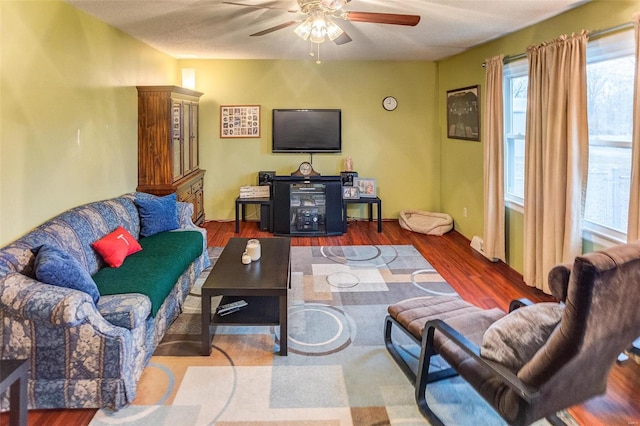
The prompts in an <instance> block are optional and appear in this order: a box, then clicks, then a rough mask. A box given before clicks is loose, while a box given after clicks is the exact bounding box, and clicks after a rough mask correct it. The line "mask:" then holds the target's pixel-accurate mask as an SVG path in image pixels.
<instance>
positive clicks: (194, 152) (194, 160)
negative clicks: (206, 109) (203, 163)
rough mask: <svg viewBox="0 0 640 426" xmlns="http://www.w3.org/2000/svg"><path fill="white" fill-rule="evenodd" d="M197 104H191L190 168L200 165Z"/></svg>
mask: <svg viewBox="0 0 640 426" xmlns="http://www.w3.org/2000/svg"><path fill="white" fill-rule="evenodd" d="M198 117H199V114H198V105H197V104H192V105H191V118H192V119H191V140H190V144H189V152H190V153H191V170H195V169H197V168H199V167H200V152H199V149H198V148H199V145H200V144H199V143H198V139H199V138H200V135H199V134H198V133H199V127H198Z"/></svg>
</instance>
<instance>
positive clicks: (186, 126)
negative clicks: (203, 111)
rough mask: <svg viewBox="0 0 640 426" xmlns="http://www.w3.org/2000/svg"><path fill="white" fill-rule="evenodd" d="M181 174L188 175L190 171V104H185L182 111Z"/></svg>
mask: <svg viewBox="0 0 640 426" xmlns="http://www.w3.org/2000/svg"><path fill="white" fill-rule="evenodd" d="M182 125H183V131H182V148H183V153H182V172H183V174H184V175H186V174H188V173H189V172H190V171H191V167H190V164H189V159H190V158H189V157H190V154H189V152H190V151H191V150H190V149H189V145H190V141H191V104H190V103H188V102H185V103H184V105H183V109H182Z"/></svg>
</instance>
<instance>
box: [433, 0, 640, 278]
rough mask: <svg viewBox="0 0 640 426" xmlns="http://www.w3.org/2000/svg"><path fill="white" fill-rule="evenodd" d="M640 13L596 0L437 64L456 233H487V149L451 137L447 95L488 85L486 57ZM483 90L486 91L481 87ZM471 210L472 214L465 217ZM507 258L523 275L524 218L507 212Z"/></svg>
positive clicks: (446, 195) (635, 4)
mask: <svg viewBox="0 0 640 426" xmlns="http://www.w3.org/2000/svg"><path fill="white" fill-rule="evenodd" d="M636 12H640V1H637V0H634V1H620V0H615V1H612V0H595V1H593V2H592V3H588V4H586V5H584V6H582V7H579V8H577V9H574V10H571V11H569V12H566V13H564V14H562V15H559V16H557V17H555V18H552V19H549V20H547V21H544V22H542V23H540V24H537V25H534V26H531V27H528V28H525V29H523V30H521V31H518V32H516V33H513V34H511V35H509V36H506V37H502V38H500V39H498V40H495V41H493V42H490V43H487V44H484V45H482V46H479V47H477V48H474V49H471V50H469V51H467V52H465V53H463V54H460V55H457V56H455V57H452V58H449V59H446V60H443V61H441V62H439V63H438V66H439V73H438V87H439V90H440V93H439V110H440V111H442V112H443V113H442V114H440V116H439V120H440V129H441V160H442V161H441V177H440V179H441V207H442V209H443V211H444V212H446V213H449V214H450V215H452V216H453V217H454V220H455V227H456V229H457V230H458V231H459V232H461V233H462V234H464V235H465V236H466V237H467V238H469V239H471V238H472V237H473V236H474V235H479V236H481V235H482V232H483V231H482V227H483V200H482V198H483V183H482V173H483V165H482V161H483V158H482V155H483V153H482V149H483V148H482V145H483V143H478V142H467V141H460V140H455V139H448V138H447V137H446V115H445V114H444V111H445V103H446V91H447V90H451V89H456V88H460V87H465V86H472V85H476V84H480V85H483V84H484V76H485V73H484V69H483V68H482V63H483V62H484V60H485V59H486V58H489V57H491V56H495V55H499V54H504V55H505V56H508V55H515V54H519V53H523V52H524V51H525V49H526V48H527V46H529V45H531V44H535V43H540V42H543V41H545V40H550V39H553V38H556V37H558V36H559V35H561V34H570V33H572V32H579V31H580V30H582V29H586V30H593V31H596V30H600V29H605V28H610V27H613V26H616V25H618V24H621V23H624V22H629V21H631V18H632V16H633V14H634V13H636ZM481 91H482V89H481ZM465 207H466V208H467V211H468V216H467V217H466V218H465V217H463V215H462V211H463V208H465ZM506 219H507V260H508V263H509V265H510V266H511V267H513V268H514V269H516V270H518V271H520V272H522V265H523V259H522V258H523V249H522V245H523V237H522V232H523V229H524V228H523V218H522V214H520V213H518V212H515V211H508V212H507V215H506Z"/></svg>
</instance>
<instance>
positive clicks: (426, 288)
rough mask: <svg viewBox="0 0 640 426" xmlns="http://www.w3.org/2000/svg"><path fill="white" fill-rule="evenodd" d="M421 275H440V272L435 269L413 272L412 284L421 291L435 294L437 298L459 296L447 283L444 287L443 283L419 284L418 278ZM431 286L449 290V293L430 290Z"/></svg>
mask: <svg viewBox="0 0 640 426" xmlns="http://www.w3.org/2000/svg"><path fill="white" fill-rule="evenodd" d="M421 274H438V272H437V271H436V270H435V269H433V268H432V269H418V270H417V271H413V272H412V273H411V282H412V283H413V285H415V286H416V287H418V288H419V289H421V290H424V291H426V292H427V293H430V294H433V295H435V296H458V293H456V292H455V291H454V290H453V289H451V287H449V285H448V284H446V283H444V285H443V283H442V282H418V281H417V277H418V276H419V275H421ZM429 286H432V287H442V288H447V289H448V290H449V291H439V290H437V289H434V288H429Z"/></svg>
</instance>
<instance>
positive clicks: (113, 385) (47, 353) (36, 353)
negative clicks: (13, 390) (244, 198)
mask: <svg viewBox="0 0 640 426" xmlns="http://www.w3.org/2000/svg"><path fill="white" fill-rule="evenodd" d="M143 196H148V197H152V196H150V195H149V194H142V193H132V194H126V195H123V196H121V197H117V198H113V199H109V200H104V201H98V202H94V203H89V204H86V205H83V206H79V207H75V208H73V209H70V210H68V211H66V212H64V213H62V214H60V215H58V216H56V217H54V218H53V219H51V220H49V221H47V222H45V223H44V224H42V225H40V226H38V227H37V228H35V229H34V230H32V231H30V232H29V233H28V234H26V235H25V236H23V237H21V238H19V239H18V240H16V241H14V242H12V243H10V244H8V245H7V246H5V247H3V248H1V249H0V358H1V359H15V358H27V359H29V360H30V373H29V374H30V376H29V386H28V406H29V408H97V407H103V408H109V409H114V410H117V409H119V408H121V407H123V406H125V405H127V404H129V403H130V402H131V401H132V400H133V399H134V397H135V395H136V386H137V383H138V380H139V378H140V375H141V374H142V371H143V369H144V368H145V366H146V365H147V363H148V361H149V359H150V357H151V355H152V353H153V352H154V350H155V348H156V346H157V344H158V343H159V342H160V340H161V339H162V337H163V336H164V334H165V333H166V331H167V329H168V327H169V326H170V325H171V323H172V322H173V320H174V319H175V318H176V317H177V316H178V314H179V313H180V312H181V311H182V306H183V302H184V300H185V298H186V296H187V294H188V293H189V291H190V289H191V287H192V286H193V284H194V283H195V280H196V278H197V277H198V276H199V275H200V273H201V272H202V271H203V270H204V269H205V268H206V267H208V266H209V264H210V262H209V257H208V254H207V250H206V241H207V239H206V231H205V230H204V229H201V228H198V227H196V226H195V225H194V224H193V222H192V221H191V215H192V212H193V205H191V204H189V203H181V202H177V203H175V205H176V206H177V207H176V213H177V224H178V229H176V230H173V231H168V232H169V233H174V234H173V236H176V234H175V233H176V232H178V231H196V232H199V233H201V234H202V239H201V240H198V244H200V241H202V250H201V251H200V250H199V248H197V251H196V252H195V253H196V254H195V256H197V257H195V260H193V261H191V260H190V261H189V262H191V263H190V264H188V266H187V267H186V269H184V271H183V272H182V273H181V275H179V278H178V279H177V281H176V282H175V284H174V285H173V287H171V285H172V284H171V283H172V282H173V281H171V282H170V284H169V289H168V290H167V292H168V296H166V298H164V301H163V302H162V300H161V302H162V303H161V305H159V306H158V307H156V308H155V309H154V311H155V315H152V302H151V301H150V299H149V297H147V296H145V295H143V294H139V293H135V292H133V293H126V294H109V295H102V294H101V295H100V296H99V299H98V301H97V302H95V301H94V300H95V299H93V298H92V297H91V296H90V295H89V294H88V293H86V292H83V291H79V290H76V289H71V288H65V287H59V286H55V285H50V284H45V283H43V282H40V281H38V280H37V279H36V278H35V274H34V263H36V260H35V257H36V256H35V254H34V252H35V253H37V248H38V247H44V244H46V245H47V246H55V247H56V248H58V249H61V250H63V251H64V253H67V254H69V255H70V256H71V257H73V258H74V259H75V260H77V261H78V262H79V263H80V265H81V266H82V268H83V269H85V270H86V271H87V272H88V273H89V274H90V275H91V276H95V275H97V274H98V272H100V271H103V270H104V269H107V268H108V266H107V265H106V264H105V262H104V260H103V259H102V257H101V256H100V255H99V254H98V253H96V251H95V250H94V248H93V247H92V243H93V242H95V241H96V240H98V239H100V238H102V237H104V236H105V235H107V234H108V233H109V232H110V231H111V230H113V229H115V228H117V227H119V226H122V227H123V228H125V229H126V230H127V231H128V232H129V233H130V235H131V236H133V237H135V238H136V239H138V238H139V237H140V231H141V218H140V213H139V210H138V208H137V205H136V200H137V199H136V197H143ZM185 234H186V233H183V235H185ZM190 234H192V235H191V236H196V237H198V238H200V235H197V234H194V233H193V232H191V233H190ZM144 240H145V238H141V239H140V242H141V244H142V243H144ZM149 240H151V238H149ZM167 245H168V244H165V246H167ZM164 250H165V252H166V251H167V250H173V252H175V254H176V255H178V254H179V253H178V251H179V250H180V248H179V247H175V248H174V247H164ZM146 254H147V251H146V249H144V250H141V251H140V253H139V254H135V255H132V256H131V258H133V257H134V256H138V257H141V256H144V255H146ZM166 254H169V255H172V252H171V251H169V252H168V253H165V255H166ZM127 262H128V260H125V261H124V265H127ZM165 263H171V262H165ZM178 274H180V272H178ZM178 274H176V276H178ZM133 275H136V274H135V273H134V274H133ZM2 402H3V404H2V407H3V409H6V408H7V406H6V405H7V400H6V397H5V400H4V401H2Z"/></svg>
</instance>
